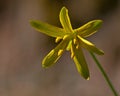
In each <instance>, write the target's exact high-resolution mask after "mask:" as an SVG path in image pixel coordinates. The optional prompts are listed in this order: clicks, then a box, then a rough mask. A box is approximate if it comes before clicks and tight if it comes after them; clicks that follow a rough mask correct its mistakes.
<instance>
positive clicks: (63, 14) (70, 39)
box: [30, 7, 104, 80]
mask: <svg viewBox="0 0 120 96" xmlns="http://www.w3.org/2000/svg"><path fill="white" fill-rule="evenodd" d="M59 17H60V22H61V24H62V27H63V28H58V27H55V26H52V25H49V24H47V23H43V22H40V21H37V20H31V21H30V23H31V25H32V26H33V28H35V29H36V30H37V31H39V32H42V33H44V34H46V35H48V36H51V37H55V38H56V40H55V41H56V42H58V41H59V40H60V39H61V40H62V41H61V42H60V44H58V45H57V46H56V47H55V48H54V49H53V50H51V51H50V53H49V54H48V55H47V56H46V57H45V58H44V59H43V61H42V67H44V68H47V67H50V66H51V65H53V64H55V63H56V62H57V60H58V59H59V58H60V57H61V55H62V54H63V52H64V51H66V50H67V51H71V58H72V59H73V60H74V62H75V64H76V67H77V70H78V72H79V73H80V74H81V76H83V77H84V78H85V79H87V80H88V79H89V69H88V66H87V63H86V60H85V57H84V55H83V51H82V48H85V49H87V50H88V51H90V52H94V53H96V54H98V55H103V54H104V52H103V51H102V50H100V49H98V48H96V46H95V45H94V44H92V43H91V42H89V41H87V40H86V39H85V38H86V37H88V36H91V35H92V34H94V33H95V32H96V31H97V30H98V29H99V28H100V27H101V24H102V21H101V20H93V21H90V22H88V23H87V24H85V25H83V26H81V27H80V28H77V29H73V28H72V26H71V22H70V19H69V16H68V10H67V9H66V8H65V7H63V8H62V9H61V11H60V15H59Z"/></svg>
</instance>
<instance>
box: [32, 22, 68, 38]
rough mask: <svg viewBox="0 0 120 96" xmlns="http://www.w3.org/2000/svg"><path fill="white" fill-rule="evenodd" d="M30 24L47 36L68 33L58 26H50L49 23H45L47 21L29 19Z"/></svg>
mask: <svg viewBox="0 0 120 96" xmlns="http://www.w3.org/2000/svg"><path fill="white" fill-rule="evenodd" d="M30 24H31V25H32V27H33V28H35V29H36V30H37V31H39V32H42V33H44V34H46V35H48V36H52V37H64V36H65V35H67V34H68V33H67V32H66V31H65V30H64V29H62V28H58V27H55V26H52V25H50V24H47V23H44V22H41V21H37V20H31V21H30Z"/></svg>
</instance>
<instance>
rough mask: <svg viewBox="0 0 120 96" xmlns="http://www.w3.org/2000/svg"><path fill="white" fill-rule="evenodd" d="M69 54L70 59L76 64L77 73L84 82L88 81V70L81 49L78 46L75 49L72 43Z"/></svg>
mask: <svg viewBox="0 0 120 96" xmlns="http://www.w3.org/2000/svg"><path fill="white" fill-rule="evenodd" d="M71 54H72V55H71V57H72V58H73V60H74V62H75V64H76V68H77V70H78V72H79V73H80V74H81V76H82V77H84V78H85V79H86V80H89V69H88V66H87V63H86V60H85V58H84V55H83V52H82V49H81V47H80V46H79V48H76V46H75V45H74V43H72V48H71Z"/></svg>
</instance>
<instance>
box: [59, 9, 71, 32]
mask: <svg viewBox="0 0 120 96" xmlns="http://www.w3.org/2000/svg"><path fill="white" fill-rule="evenodd" d="M59 16H60V22H61V24H62V26H63V28H64V29H65V30H66V32H68V33H71V32H73V30H72V26H71V22H70V18H69V16H68V10H67V9H66V8H65V7H63V8H62V9H61V11H60V15H59Z"/></svg>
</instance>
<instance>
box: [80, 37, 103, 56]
mask: <svg viewBox="0 0 120 96" xmlns="http://www.w3.org/2000/svg"><path fill="white" fill-rule="evenodd" d="M78 38H79V39H80V44H81V46H82V47H84V48H86V49H87V50H89V51H91V52H94V53H96V54H98V55H104V52H103V51H102V50H100V49H98V48H97V47H95V45H94V44H92V43H91V42H89V41H87V40H86V39H84V38H82V37H80V36H78Z"/></svg>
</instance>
